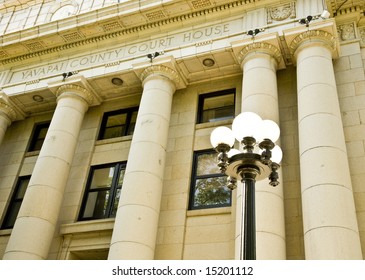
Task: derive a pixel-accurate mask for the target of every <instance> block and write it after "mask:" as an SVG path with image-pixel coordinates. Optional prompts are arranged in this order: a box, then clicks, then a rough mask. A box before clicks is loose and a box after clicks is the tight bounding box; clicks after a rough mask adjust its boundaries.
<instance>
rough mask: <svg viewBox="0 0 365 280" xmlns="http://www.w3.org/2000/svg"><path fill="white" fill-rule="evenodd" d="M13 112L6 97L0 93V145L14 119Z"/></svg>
mask: <svg viewBox="0 0 365 280" xmlns="http://www.w3.org/2000/svg"><path fill="white" fill-rule="evenodd" d="M15 116H16V115H15V112H14V110H13V109H12V108H11V106H10V105H9V100H8V97H7V96H6V95H5V93H3V92H0V145H1V143H2V142H3V139H4V136H5V132H6V130H7V128H8V126H9V125H10V124H11V122H12V120H14V119H15Z"/></svg>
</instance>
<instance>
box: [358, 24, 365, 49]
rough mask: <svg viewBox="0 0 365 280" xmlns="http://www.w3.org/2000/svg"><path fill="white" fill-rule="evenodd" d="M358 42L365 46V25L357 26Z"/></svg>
mask: <svg viewBox="0 0 365 280" xmlns="http://www.w3.org/2000/svg"><path fill="white" fill-rule="evenodd" d="M359 34H360V42H361V44H362V45H363V46H365V26H361V27H359Z"/></svg>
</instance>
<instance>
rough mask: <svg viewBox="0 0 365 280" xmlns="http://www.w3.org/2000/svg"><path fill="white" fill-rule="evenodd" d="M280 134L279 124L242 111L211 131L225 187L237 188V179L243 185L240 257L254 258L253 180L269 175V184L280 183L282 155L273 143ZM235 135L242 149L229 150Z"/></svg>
mask: <svg viewBox="0 0 365 280" xmlns="http://www.w3.org/2000/svg"><path fill="white" fill-rule="evenodd" d="M279 136H280V129H279V127H278V125H277V124H276V123H275V122H273V121H271V120H262V119H261V118H260V117H259V116H258V115H256V114H255V113H251V112H245V113H241V114H240V115H238V116H237V117H236V118H235V119H234V121H233V124H232V130H231V129H229V128H228V127H218V128H216V129H215V130H213V132H212V134H211V137H210V139H211V143H212V146H213V147H214V148H215V149H216V151H217V152H218V153H219V154H218V161H219V162H218V166H219V168H220V170H221V172H222V173H225V174H226V175H228V179H227V181H228V188H230V189H231V190H233V189H235V188H236V182H237V180H240V181H241V182H242V183H243V187H244V202H243V203H244V217H243V223H244V233H243V248H242V249H243V259H244V260H255V259H256V220H255V219H256V216H255V182H256V180H262V179H265V178H269V180H270V183H269V184H270V185H271V186H273V187H275V186H277V185H278V184H279V182H278V173H277V169H278V168H279V167H280V166H279V163H280V161H281V158H282V152H281V149H280V147H279V146H277V145H275V144H274V142H275V141H277V140H278V138H279ZM235 138H236V139H237V140H238V141H240V142H241V144H242V147H243V152H241V151H239V150H235V149H231V147H232V146H233V145H234V142H235Z"/></svg>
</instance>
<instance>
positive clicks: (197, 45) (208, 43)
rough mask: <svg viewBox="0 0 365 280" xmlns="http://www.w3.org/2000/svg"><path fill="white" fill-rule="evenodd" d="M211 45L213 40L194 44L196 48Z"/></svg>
mask: <svg viewBox="0 0 365 280" xmlns="http://www.w3.org/2000/svg"><path fill="white" fill-rule="evenodd" d="M212 43H213V40H208V41H204V42H198V43H196V44H195V46H196V47H201V46H206V45H210V44H212Z"/></svg>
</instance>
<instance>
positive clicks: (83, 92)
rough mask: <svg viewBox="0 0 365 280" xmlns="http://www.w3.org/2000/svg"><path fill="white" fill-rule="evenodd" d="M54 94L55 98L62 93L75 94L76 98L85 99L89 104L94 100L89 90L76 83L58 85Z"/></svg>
mask: <svg viewBox="0 0 365 280" xmlns="http://www.w3.org/2000/svg"><path fill="white" fill-rule="evenodd" d="M55 95H56V97H57V98H60V96H64V95H68V96H77V97H78V98H81V99H83V100H84V101H86V102H87V103H88V104H89V105H91V104H92V103H93V100H94V97H93V95H92V93H91V92H90V91H88V90H87V89H86V88H84V87H82V86H79V85H76V84H65V85H62V86H60V87H59V88H58V89H57V91H56V93H55Z"/></svg>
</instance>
